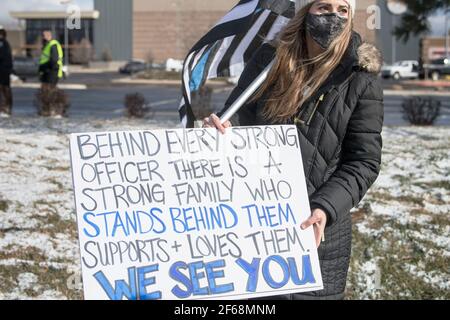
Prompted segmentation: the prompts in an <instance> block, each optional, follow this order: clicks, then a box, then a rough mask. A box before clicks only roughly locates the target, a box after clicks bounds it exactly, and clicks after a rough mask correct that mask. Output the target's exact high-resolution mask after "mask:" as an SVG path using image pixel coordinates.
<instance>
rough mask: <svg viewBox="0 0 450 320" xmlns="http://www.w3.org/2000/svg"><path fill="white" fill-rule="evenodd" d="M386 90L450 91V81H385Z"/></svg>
mask: <svg viewBox="0 0 450 320" xmlns="http://www.w3.org/2000/svg"><path fill="white" fill-rule="evenodd" d="M383 87H384V89H389V90H431V91H450V81H448V80H439V81H433V80H402V81H398V82H394V83H386V82H384V81H383Z"/></svg>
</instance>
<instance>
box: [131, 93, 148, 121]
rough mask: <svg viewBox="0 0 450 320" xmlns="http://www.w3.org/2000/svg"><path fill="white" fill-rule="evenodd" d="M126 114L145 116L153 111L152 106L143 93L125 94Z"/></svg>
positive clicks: (135, 116) (138, 116)
mask: <svg viewBox="0 0 450 320" xmlns="http://www.w3.org/2000/svg"><path fill="white" fill-rule="evenodd" d="M124 104H125V110H126V115H127V116H128V117H130V118H143V117H145V116H146V115H148V114H149V113H150V112H151V107H150V105H149V103H148V101H147V99H145V97H144V96H143V95H142V94H141V93H137V92H136V93H130V94H127V95H126V96H125V101H124Z"/></svg>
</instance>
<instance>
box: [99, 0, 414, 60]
mask: <svg viewBox="0 0 450 320" xmlns="http://www.w3.org/2000/svg"><path fill="white" fill-rule="evenodd" d="M94 1H95V9H96V10H98V11H100V12H101V13H102V14H101V16H100V18H99V19H98V20H97V21H96V24H98V25H99V28H98V32H97V31H96V33H95V34H96V37H95V38H96V39H101V40H97V41H100V42H97V43H96V51H97V52H101V51H102V50H105V48H108V47H110V48H111V51H112V55H113V57H114V59H125V58H135V59H143V60H155V61H157V62H162V61H164V60H166V59H168V58H175V59H184V58H185V56H186V53H187V51H188V50H189V49H190V48H191V47H192V45H194V44H195V42H196V41H197V40H198V39H199V38H200V37H201V36H202V35H204V34H205V33H206V32H207V31H208V30H209V29H210V28H211V27H212V26H213V25H214V24H215V23H216V22H217V21H218V20H219V19H220V18H221V17H222V16H223V15H224V14H225V13H226V12H228V11H229V10H230V9H231V8H232V7H233V6H234V5H235V4H236V3H237V1H238V0H152V1H148V0H127V1H124V0H94ZM371 6H377V8H379V10H380V11H379V18H380V19H381V25H380V28H379V29H369V28H368V26H367V21H368V19H370V18H371V14H372V13H371V11H369V12H368V10H367V9H368V8H370V7H371ZM356 9H357V10H356V15H355V29H356V31H358V32H359V33H360V34H361V35H362V37H363V38H364V39H365V40H366V41H368V42H371V43H374V44H376V45H377V47H379V48H380V50H381V51H382V52H383V56H384V59H385V61H386V62H387V63H392V62H393V60H396V61H397V60H418V59H419V57H420V47H419V42H420V40H419V38H418V37H414V36H413V37H411V38H410V40H409V41H408V43H403V42H402V41H400V40H396V39H395V38H394V37H393V36H392V30H393V27H394V26H395V25H396V24H398V23H399V22H400V17H399V16H394V15H393V14H392V13H391V12H390V11H389V10H388V8H387V1H386V0H358V1H357V8H356ZM126 17H128V18H126Z"/></svg>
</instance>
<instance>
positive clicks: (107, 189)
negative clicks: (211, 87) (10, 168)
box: [70, 126, 322, 299]
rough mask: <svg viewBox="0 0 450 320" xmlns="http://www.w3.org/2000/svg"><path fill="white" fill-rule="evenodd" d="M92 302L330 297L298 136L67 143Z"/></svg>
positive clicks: (168, 134)
mask: <svg viewBox="0 0 450 320" xmlns="http://www.w3.org/2000/svg"><path fill="white" fill-rule="evenodd" d="M70 149H71V150H70V151H71V161H72V175H73V184H74V191H75V202H76V211H77V222H78V232H79V242H80V252H81V264H82V275H83V286H84V295H85V298H86V299H246V298H252V297H263V296H271V295H277V294H284V293H293V292H304V291H315V290H320V289H322V279H321V274H320V267H319V262H318V257H317V250H316V247H315V241H314V235H313V231H312V228H309V229H308V230H301V229H300V224H301V223H302V222H303V221H305V220H306V219H307V218H308V217H309V216H310V214H311V211H310V207H309V201H308V194H307V190H306V184H305V177H304V171H303V164H302V157H301V153H300V147H299V140H298V136H297V129H296V128H295V126H266V127H235V128H230V129H228V131H227V133H226V134H225V135H222V134H220V133H219V132H218V131H217V130H215V129H174V130H156V131H124V132H105V133H80V134H73V135H71V137H70Z"/></svg>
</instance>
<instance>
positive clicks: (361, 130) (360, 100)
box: [204, 0, 384, 299]
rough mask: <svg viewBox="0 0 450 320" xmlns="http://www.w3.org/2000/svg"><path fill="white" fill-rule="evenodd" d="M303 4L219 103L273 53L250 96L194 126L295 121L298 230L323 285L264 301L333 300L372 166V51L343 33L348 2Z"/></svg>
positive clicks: (339, 293)
mask: <svg viewBox="0 0 450 320" xmlns="http://www.w3.org/2000/svg"><path fill="white" fill-rule="evenodd" d="M307 2H309V3H308V4H307V5H305V6H304V7H303V8H302V9H301V10H299V11H298V12H297V14H296V15H295V17H294V18H293V19H292V20H291V21H290V22H289V23H288V25H287V26H286V27H285V28H284V29H283V31H282V32H281V33H280V35H279V36H278V39H277V40H276V41H275V43H273V44H268V43H266V44H264V45H263V46H261V48H260V49H258V51H257V52H256V53H255V54H254V56H253V58H252V59H251V61H250V62H249V63H248V64H247V66H246V68H245V70H244V72H243V74H242V76H241V78H240V80H239V83H238V86H237V87H236V88H235V89H234V90H233V92H232V93H231V95H230V97H229V99H228V101H227V102H226V108H227V107H228V106H230V105H231V104H232V102H233V101H234V100H235V99H236V98H237V97H239V95H240V94H241V93H242V92H243V90H245V88H246V87H247V86H248V85H249V84H250V83H251V82H252V81H253V80H254V78H256V76H257V75H259V74H260V73H261V72H262V71H263V69H264V68H265V67H266V66H267V65H268V64H269V63H270V61H272V59H274V58H275V64H274V66H273V67H272V69H271V71H270V73H269V75H268V78H267V80H266V82H265V83H264V84H263V85H262V86H261V88H260V89H259V90H258V91H257V92H256V93H255V94H254V95H253V98H252V99H250V100H249V102H248V103H247V104H245V105H244V106H243V107H242V108H241V109H240V110H239V112H238V113H237V114H235V115H234V116H233V117H232V119H231V120H230V121H229V122H226V123H225V124H221V123H220V120H219V117H218V116H217V115H214V114H213V115H211V116H210V117H209V118H206V119H204V127H216V128H217V129H218V130H220V131H221V132H225V128H227V127H230V126H232V125H233V126H238V125H240V126H249V125H277V124H295V125H296V126H297V128H298V135H299V139H300V144H301V150H302V157H303V164H304V170H305V176H306V182H307V188H308V195H309V200H310V205H311V210H312V214H311V217H310V218H309V219H308V220H307V221H305V222H304V223H303V224H302V226H301V227H302V228H303V229H305V228H308V227H311V226H313V228H314V233H315V238H316V243H317V246H318V252H319V260H320V266H321V271H322V277H323V282H324V289H323V290H320V291H315V292H309V293H302V294H290V295H283V296H276V297H271V298H274V299H275V298H276V299H343V298H344V291H345V285H346V278H347V272H348V268H349V262H350V251H351V231H352V227H351V216H350V210H351V209H352V208H353V207H355V206H356V205H357V204H358V203H359V202H360V201H361V199H362V198H363V197H364V195H365V193H366V192H367V190H368V189H369V187H370V186H371V185H372V184H373V183H374V181H375V180H376V178H377V176H378V174H379V171H380V163H381V149H382V139H381V131H382V126H383V120H384V111H383V91H382V88H381V85H380V82H379V80H378V77H377V74H378V73H379V71H380V67H381V57H380V53H379V51H378V50H377V49H375V48H374V47H373V46H372V45H369V44H367V43H362V41H361V38H360V36H359V35H358V34H357V33H355V32H354V31H353V13H352V11H353V10H354V8H353V7H352V6H351V4H350V1H346V0H316V1H307ZM226 108H225V109H226ZM225 109H224V110H225ZM221 113H222V112H221ZM321 239H322V240H324V241H321Z"/></svg>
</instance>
